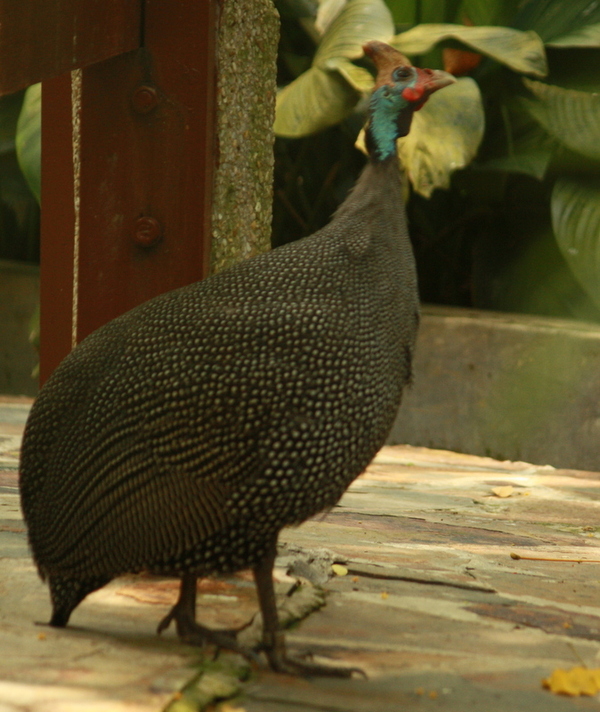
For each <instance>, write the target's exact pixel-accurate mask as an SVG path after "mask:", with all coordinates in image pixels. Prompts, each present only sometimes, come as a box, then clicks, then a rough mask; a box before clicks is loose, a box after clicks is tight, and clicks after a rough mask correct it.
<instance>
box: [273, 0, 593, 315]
mask: <svg viewBox="0 0 600 712" xmlns="http://www.w3.org/2000/svg"><path fill="white" fill-rule="evenodd" d="M278 4H279V7H280V11H281V14H282V17H283V23H284V24H283V27H284V32H283V34H282V50H281V53H280V79H281V80H282V84H285V86H284V87H283V88H282V89H281V91H280V94H279V97H278V105H277V118H276V123H275V130H276V132H277V134H278V135H279V136H280V137H282V138H281V139H280V140H279V142H278V143H279V148H278V150H279V154H280V157H281V156H283V158H284V159H287V164H286V168H285V169H284V171H283V173H280V175H279V185H277V186H276V195H277V196H278V198H279V200H280V203H281V204H280V205H279V207H278V206H277V204H276V227H277V228H278V229H280V228H282V227H283V226H286V225H287V226H288V227H289V226H290V223H294V222H298V221H302V222H304V223H306V226H307V227H308V226H309V225H310V227H311V228H314V227H315V225H313V224H311V223H312V222H313V221H312V220H311V218H312V215H311V212H310V210H308V211H307V210H306V206H307V205H310V200H307V196H306V195H304V197H303V198H300V199H298V198H299V193H302V192H306V191H307V188H306V186H305V182H306V181H304V180H300V181H299V180H298V179H299V178H302V174H303V173H305V171H304V168H303V167H300V166H298V165H297V161H298V159H299V158H300V160H301V161H304V162H306V161H307V154H306V153H303V152H302V150H301V149H298V148H297V147H296V148H291V144H290V142H289V141H286V139H285V138H283V137H286V138H287V137H295V138H296V139H298V138H299V137H303V136H309V138H307V139H306V138H305V139H303V140H304V141H308V142H309V144H310V143H312V144H314V143H317V144H318V143H319V140H318V139H317V136H314V135H313V134H315V132H321V133H325V134H328V135H329V137H330V142H331V139H332V138H333V136H334V135H335V132H336V131H337V132H339V131H341V133H342V135H346V136H347V135H349V134H351V133H352V130H355V129H356V127H357V125H358V124H360V122H361V120H362V119H361V118H360V117H361V116H362V115H363V114H364V107H365V96H366V95H367V93H368V92H369V90H370V88H371V86H372V81H373V80H372V77H371V74H370V73H369V71H368V64H367V63H366V62H365V60H364V58H363V57H362V49H361V47H362V44H363V42H364V41H366V40H367V39H380V40H383V41H386V42H390V43H391V44H392V45H394V46H395V47H397V48H398V49H399V50H401V51H402V52H403V53H404V54H406V55H408V56H409V57H410V58H411V59H412V61H413V63H415V64H420V65H421V66H429V67H432V68H435V67H444V68H446V69H447V70H449V71H452V72H453V73H455V74H457V75H460V76H461V77H462V78H461V79H460V81H459V82H458V83H457V84H456V85H454V86H453V87H451V88H448V89H446V90H444V91H443V92H439V93H437V94H435V95H433V96H432V98H431V99H430V101H429V102H428V103H427V104H426V105H425V107H424V108H423V109H422V111H421V112H419V114H417V115H416V116H415V121H414V122H413V128H412V130H411V134H410V135H409V136H408V137H407V138H406V139H404V140H402V141H400V142H399V156H400V159H401V162H402V163H403V165H404V167H405V169H406V171H407V173H408V175H409V177H410V181H411V184H412V188H413V196H412V198H411V201H410V204H409V216H410V218H411V223H412V232H413V235H414V237H415V250H416V253H417V258H418V262H419V271H420V277H421V284H422V289H423V293H424V294H423V296H424V297H425V298H426V299H427V298H428V299H430V300H432V301H440V302H445V303H454V304H465V305H475V306H483V307H491V308H499V309H507V310H522V311H533V312H538V313H547V314H555V315H560V316H567V315H568V316H576V317H583V318H592V319H600V278H599V277H600V148H599V147H600V94H599V92H600V4H598V3H595V2H591V1H590V0H573V1H572V2H570V3H564V2H563V1H562V0H526V1H525V2H517V1H516V0H459V1H454V2H452V1H451V0H431V1H427V2H425V0H387V2H384V0H322V2H321V3H320V5H318V4H317V3H316V2H311V1H310V0H279V3H278ZM302 34H303V35H304V37H303V38H302V37H301V36H302ZM311 45H313V46H314V51H312V52H311V49H310V47H311ZM307 60H308V61H307ZM303 62H304V65H303ZM307 64H308V65H309V66H306V65H307ZM340 122H342V124H341V128H339V127H340ZM336 125H337V126H338V128H337V129H336V128H334V129H332V128H328V127H332V126H336ZM298 143H301V142H298ZM321 143H323V139H321ZM359 143H360V142H359ZM321 148H322V149H323V150H324V151H327V146H326V145H321ZM311 153H312V152H311ZM313 155H314V154H313ZM290 156H291V158H290ZM294 160H295V161H296V164H295V163H294ZM322 160H323V157H322V155H318V156H317V163H319V162H321V161H322ZM284 163H285V160H284ZM290 169H291V172H292V174H293V175H294V177H295V180H292V181H290V180H289V172H290ZM461 169H462V170H461ZM286 170H287V173H286ZM337 172H338V174H339V173H341V171H339V170H338V171H337ZM307 173H308V174H309V175H311V174H312V173H313V171H310V170H309V171H308V172H307ZM282 175H283V181H282ZM343 177H346V176H345V175H344V176H343ZM346 182H348V181H346ZM323 183H324V184H328V185H329V186H332V185H333V184H334V183H335V180H334V179H333V178H332V176H331V169H330V171H329V173H326V176H325V179H324V181H323ZM298 186H299V189H298ZM438 188H442V189H448V188H449V190H446V191H442V190H436V189H438ZM322 192H323V188H321V189H320V190H319V191H318V196H317V199H318V201H319V202H320V203H321V204H323V203H327V202H328V201H327V200H325V199H324V198H323V196H322V195H321V193H322ZM421 196H424V197H425V198H429V200H427V201H426V200H424V198H422V197H421ZM286 210H287V211H288V216H289V217H290V219H289V220H287V221H286V220H285V219H284V218H282V217H281V216H282V214H285V212H286ZM307 215H308V219H307V217H306V216H307ZM277 217H279V222H280V225H279V226H277ZM319 217H320V216H319ZM292 230H293V226H292Z"/></svg>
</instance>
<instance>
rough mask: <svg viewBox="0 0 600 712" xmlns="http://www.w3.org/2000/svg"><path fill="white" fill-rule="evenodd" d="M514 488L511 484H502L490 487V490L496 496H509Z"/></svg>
mask: <svg viewBox="0 0 600 712" xmlns="http://www.w3.org/2000/svg"><path fill="white" fill-rule="evenodd" d="M514 489H515V488H514V487H513V486H512V485H503V486H502V487H492V492H493V493H494V494H495V495H496V497H510V496H511V495H512V493H513V491H514Z"/></svg>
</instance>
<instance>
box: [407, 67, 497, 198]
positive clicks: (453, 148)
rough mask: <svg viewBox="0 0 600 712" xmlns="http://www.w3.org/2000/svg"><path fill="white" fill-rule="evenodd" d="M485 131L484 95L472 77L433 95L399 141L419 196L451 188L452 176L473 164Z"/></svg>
mask: <svg viewBox="0 0 600 712" xmlns="http://www.w3.org/2000/svg"><path fill="white" fill-rule="evenodd" d="M484 128H485V117H484V113H483V105H482V102H481V94H480V92H479V87H478V86H477V83H476V82H474V81H473V80H472V79H470V78H469V77H464V78H462V79H459V80H458V82H457V83H456V84H452V85H450V86H448V87H446V88H444V89H443V90H442V91H439V92H436V93H435V94H433V95H432V96H431V97H430V98H429V100H428V101H427V103H426V104H425V106H424V107H423V108H422V109H421V111H418V112H417V113H416V114H415V115H414V117H413V121H412V126H411V129H410V133H409V134H408V136H405V137H404V138H401V139H400V140H399V141H398V156H399V157H400V161H401V162H402V164H403V165H404V166H405V168H406V170H407V172H408V175H409V178H410V180H411V182H412V184H413V187H414V189H415V190H416V191H417V193H420V194H421V195H423V196H425V197H426V198H428V197H430V196H431V194H432V193H433V191H434V190H435V189H436V188H448V187H449V186H450V176H451V174H452V173H453V172H454V171H456V170H458V169H459V168H463V167H464V166H466V165H467V164H468V163H470V162H471V161H472V159H473V158H474V156H475V154H476V153H477V149H478V148H479V144H480V143H481V139H482V138H483V132H484Z"/></svg>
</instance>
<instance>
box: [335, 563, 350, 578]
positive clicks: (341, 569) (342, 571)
mask: <svg viewBox="0 0 600 712" xmlns="http://www.w3.org/2000/svg"><path fill="white" fill-rule="evenodd" d="M331 570H332V571H333V573H334V574H335V575H336V576H346V574H347V573H348V569H347V568H346V567H345V566H342V564H332V565H331Z"/></svg>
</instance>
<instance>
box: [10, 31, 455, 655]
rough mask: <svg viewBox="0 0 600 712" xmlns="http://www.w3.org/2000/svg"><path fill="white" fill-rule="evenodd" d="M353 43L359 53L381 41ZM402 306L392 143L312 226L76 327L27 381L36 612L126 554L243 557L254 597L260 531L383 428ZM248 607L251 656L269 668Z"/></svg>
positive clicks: (200, 569) (323, 489)
mask: <svg viewBox="0 0 600 712" xmlns="http://www.w3.org/2000/svg"><path fill="white" fill-rule="evenodd" d="M368 51H369V53H370V54H371V56H372V57H373V58H374V60H375V62H376V63H377V61H378V57H379V58H380V55H381V53H383V54H384V55H385V56H388V54H389V52H390V51H391V52H395V51H394V50H391V48H387V46H386V45H382V44H381V43H371V45H370V46H369V48H368ZM378 53H379V54H378ZM395 55H398V53H395ZM398 56H399V57H401V55H398ZM395 59H396V66H398V65H399V64H400V65H402V66H404V65H405V64H406V61H405V60H404V58H402V59H401V60H398V59H397V57H395ZM384 64H385V63H384ZM381 71H382V70H381V69H380V73H381ZM385 71H387V69H385ZM409 73H410V81H412V83H413V85H414V84H415V83H416V82H417V77H416V74H414V72H413V71H412V68H411V71H410V72H409ZM446 77H447V75H446ZM406 79H407V78H406V77H403V80H406ZM390 81H391V82H392V86H391V88H390V89H389V92H388V93H391V92H393V91H394V87H395V86H396V85H397V81H396V80H394V79H390ZM449 81H450V80H449V79H438V84H439V86H443V85H445V84H447V83H449ZM439 86H437V85H434V84H432V85H431V88H430V89H429V92H431V91H434V90H435V89H436V88H439ZM420 99H421V95H420ZM421 103H422V101H421ZM389 108H390V107H389V102H387V100H386V112H387V113H388V114H389V113H390V110H389ZM377 111H378V106H377V102H376V101H375V102H373V104H372V107H371V112H372V114H376V113H377ZM399 111H408V112H410V113H412V107H411V105H410V101H406V100H403V104H402V106H400V107H399V108H398V109H397V110H396V113H395V114H394V113H393V112H392V119H393V122H392V123H394V122H395V121H397V120H398V113H399ZM394 125H395V124H394ZM390 131H391V132H392V133H395V135H397V131H396V130H394V129H392V128H390V127H388V133H389V132H390ZM382 132H383V133H385V127H383V125H378V133H382ZM371 141H372V142H373V141H376V145H378V146H382V145H383V144H384V143H386V144H387V143H389V141H388V140H387V138H385V137H384V138H383V139H378V138H377V137H373V136H371ZM418 313H419V310H418V299H417V287H416V278H415V269H414V263H413V256H412V252H411V248H410V244H409V240H408V235H407V230H406V221H405V215H404V209H403V205H402V194H401V185H400V175H399V171H398V167H397V161H396V159H395V156H393V155H381V154H377V155H374V156H373V157H372V160H371V161H370V162H369V164H368V165H367V167H366V169H365V171H364V172H363V174H362V175H361V177H360V179H359V181H358V182H357V184H356V186H355V188H354V190H353V191H352V193H351V194H350V196H349V198H348V199H347V200H346V202H345V203H344V204H343V205H342V206H341V207H340V209H339V210H338V212H337V213H336V215H335V216H334V218H333V219H332V221H331V223H330V224H329V225H327V226H326V227H325V228H323V229H322V230H320V231H319V232H317V233H316V234H314V235H312V236H310V237H308V238H305V239H303V240H300V241H298V242H296V243H293V244H289V245H286V246H284V247H281V248H278V249H277V250H274V251H272V252H270V253H268V254H265V255H261V256H258V257H255V258H253V259H250V260H247V261H245V262H242V263H240V264H238V265H236V266H235V267H233V268H232V269H230V270H228V271H226V272H222V273H220V274H218V275H215V276H213V277H211V278H209V279H207V280H205V281H203V282H199V283H197V284H193V285H190V286H188V287H184V288H183V289H179V290H177V291H174V292H170V293H168V294H164V295H161V296H159V297H157V298H155V299H152V300H150V301H149V302H146V303H145V304H143V305H141V306H139V307H137V308H135V309H133V310H131V311H130V312H128V313H126V314H124V315H122V316H121V317H119V318H117V319H115V320H114V321H112V322H110V323H108V324H106V325H105V326H103V327H102V328H100V329H98V330H97V331H96V332H94V333H93V334H91V335H90V336H89V337H88V338H87V339H85V340H84V341H83V342H82V343H81V344H79V345H78V346H77V347H76V348H75V349H74V351H73V352H72V353H71V354H70V355H69V356H68V357H67V358H66V359H65V360H64V361H63V363H62V364H61V365H60V366H59V367H58V369H57V370H56V371H55V372H54V374H53V375H52V376H51V378H50V379H49V380H48V382H47V383H46V385H45V386H44V388H43V389H42V390H41V392H40V395H39V397H38V399H37V400H36V402H35V404H34V407H33V409H32V412H31V415H30V418H29V420H28V423H27V427H26V431H25V437H24V442H23V449H22V459H21V496H22V506H23V512H24V515H25V519H26V521H27V525H28V532H29V541H30V545H31V549H32V552H33V556H34V559H35V561H36V563H37V566H38V569H39V572H40V575H41V576H42V577H43V578H47V579H48V581H49V585H50V591H51V598H52V604H53V616H52V621H51V622H52V623H53V624H54V625H66V623H67V621H68V619H69V616H70V614H71V612H72V610H73V609H74V608H75V607H76V606H77V605H78V603H79V602H80V601H81V600H82V599H83V598H84V597H85V596H86V595H87V594H88V593H89V592H90V591H93V590H95V589H96V588H98V587H100V586H103V585H104V584H106V583H107V582H108V581H110V580H111V579H112V578H114V577H115V576H118V575H119V574H122V573H126V572H136V571H141V570H148V571H151V572H154V573H157V574H168V575H179V576H182V577H183V578H184V580H185V577H186V576H187V577H188V580H189V577H192V578H193V577H195V576H197V575H207V574H214V573H223V572H231V571H237V570H239V569H242V568H247V567H254V568H255V571H256V572H260V571H261V570H262V569H261V567H262V568H264V569H265V570H267V573H268V576H266V575H259V573H257V584H258V586H259V594H261V591H262V593H263V594H264V596H266V597H267V598H268V596H269V595H270V592H269V590H268V588H269V585H271V584H269V583H268V582H267V581H266V580H265V579H266V578H270V569H269V566H265V562H269V561H270V562H271V564H270V566H271V568H272V561H271V559H272V557H273V555H274V546H275V542H276V539H277V535H278V533H279V531H280V530H281V529H282V528H283V527H284V526H288V525H295V524H299V523H301V522H303V521H304V520H306V519H307V518H308V517H310V516H312V515H314V514H316V513H318V512H320V511H322V510H324V509H327V508H329V507H331V506H333V505H334V504H335V503H336V502H337V501H338V499H339V498H340V497H341V495H342V494H343V492H344V491H345V489H346V488H347V487H348V485H349V484H350V483H351V482H352V480H353V479H354V478H355V477H357V476H358V475H359V474H360V473H361V472H362V471H363V470H364V468H365V467H366V466H367V465H368V463H369V462H370V460H371V459H372V458H373V456H374V454H375V453H376V452H377V450H378V449H379V448H380V447H381V445H382V444H383V443H384V441H385V438H386V436H387V434H388V432H389V429H390V427H391V425H392V422H393V420H394V417H395V414H396V411H397V408H398V405H399V403H400V399H401V394H402V389H403V387H404V385H405V384H406V383H407V382H408V381H409V380H410V372H411V358H412V352H413V348H414V343H415V336H416V330H417V325H418V318H419V317H418ZM194 582H195V579H194ZM194 585H195V584H194ZM183 588H184V587H182V597H183ZM190 595H192V594H190ZM264 596H263V597H264ZM188 603H189V601H188ZM178 605H179V604H178ZM261 606H263V614H265V612H266V611H265V606H267V607H268V604H264V603H263V600H262V599H261ZM181 607H183V604H182V605H181ZM181 607H180V608H179V609H178V608H177V607H176V609H174V612H173V613H172V614H171V615H172V617H175V618H176V619H177V615H178V613H180V612H181ZM188 612H189V611H188ZM192 615H193V614H192ZM264 617H265V621H266V622H265V629H266V633H269V635H266V640H267V639H268V640H269V641H270V643H269V644H270V645H271V647H272V648H273V649H272V650H271V651H270V653H271V654H269V659H270V662H271V665H272V666H273V667H275V668H276V669H289V668H290V665H288V664H287V663H286V660H287V658H285V653H284V651H283V648H282V647H281V646H282V643H280V642H274V641H275V638H276V636H275V638H274V637H273V636H274V634H275V631H274V630H267V627H268V626H267V621H268V620H269V615H265V616H264ZM170 619H171V618H170V617H168V618H167V619H165V621H163V623H165V625H168V622H169V621H170ZM188 623H189V621H188ZM161 625H162V624H161ZM182 625H183V624H182ZM195 625H196V626H197V624H195ZM197 627H198V626H197ZM273 627H276V618H275V624H274V626H271V628H273ZM183 628H185V626H183ZM188 630H189V627H188ZM180 632H181V631H180ZM266 645H267V644H266ZM267 648H268V645H267ZM267 652H268V653H269V650H267Z"/></svg>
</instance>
